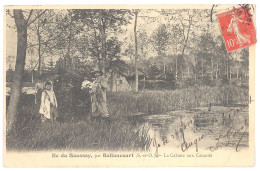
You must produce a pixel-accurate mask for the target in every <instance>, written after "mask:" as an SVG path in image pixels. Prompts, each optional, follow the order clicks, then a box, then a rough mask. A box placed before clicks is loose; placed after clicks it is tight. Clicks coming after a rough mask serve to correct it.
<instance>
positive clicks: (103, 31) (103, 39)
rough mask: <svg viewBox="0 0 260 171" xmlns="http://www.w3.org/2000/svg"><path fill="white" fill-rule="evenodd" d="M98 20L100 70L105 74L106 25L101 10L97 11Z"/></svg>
mask: <svg viewBox="0 0 260 171" xmlns="http://www.w3.org/2000/svg"><path fill="white" fill-rule="evenodd" d="M99 17H100V18H99V20H100V24H99V27H100V33H101V42H102V48H101V52H102V62H101V63H102V66H101V70H102V72H103V74H104V75H106V25H105V23H104V21H103V16H102V10H100V12H99Z"/></svg>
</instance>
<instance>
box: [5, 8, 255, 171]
mask: <svg viewBox="0 0 260 171" xmlns="http://www.w3.org/2000/svg"><path fill="white" fill-rule="evenodd" d="M238 8H242V9H246V12H248V9H249V10H250V19H252V20H250V21H244V19H245V17H242V18H239V16H238V15H237V14H236V13H234V15H235V16H236V18H234V19H233V20H236V21H237V22H240V24H237V27H236V25H235V24H234V21H231V20H230V18H231V17H230V18H229V20H230V21H228V22H227V23H232V22H233V23H232V24H233V31H231V30H230V29H229V26H226V28H225V29H229V30H228V31H227V32H228V34H234V35H233V37H235V38H237V39H235V38H234V39H232V44H230V42H231V41H230V40H228V42H227V41H224V39H223V35H222V32H221V29H222V27H221V24H220V23H219V20H218V18H217V14H220V13H224V12H227V11H232V10H236V9H238ZM246 14H248V13H245V12H244V13H243V15H246ZM234 15H233V16H234ZM240 20H241V21H240ZM246 22H247V24H248V23H249V24H251V25H252V24H253V25H254V24H255V23H254V22H255V6H254V5H246V6H245V5H242V6H241V5H121V6H120V5H99V6H93V5H88V6H61V5H60V6H6V7H5V27H4V33H5V34H4V36H5V37H4V38H5V44H4V45H5V46H4V57H5V58H4V63H5V67H4V73H5V76H4V79H5V82H4V93H5V96H6V98H5V100H4V102H5V103H4V107H6V108H5V109H4V140H3V143H4V165H5V166H6V167H54V166H55V167H84V166H85V167H86V166H87V167H90V166H92V167H127V166H128V167H129V166H131V167H155V166H253V165H254V158H255V155H254V149H255V144H254V141H255V140H254V137H255V132H254V128H255V125H254V123H255V119H254V118H255V115H254V99H255V93H254V85H255V81H254V80H255V78H254V73H255V65H254V63H255V45H254V44H251V42H250V43H249V42H248V41H241V40H242V39H243V38H244V39H243V40H245V39H246V38H245V36H244V37H243V36H242V35H240V36H238V33H243V34H245V30H243V31H241V30H240V32H238V31H237V30H236V31H234V30H235V29H238V30H239V28H245V27H241V23H242V24H245V23H246ZM250 28H251V27H250ZM248 35H249V34H248ZM224 36H225V35H224ZM241 36H242V37H241ZM243 43H245V44H246V43H247V44H250V46H246V45H245V44H243ZM227 45H229V46H232V45H234V46H235V45H236V46H237V47H239V46H241V48H238V49H236V50H234V51H232V52H227V47H226V46H227Z"/></svg>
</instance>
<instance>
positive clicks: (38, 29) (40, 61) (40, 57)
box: [37, 11, 42, 75]
mask: <svg viewBox="0 0 260 171" xmlns="http://www.w3.org/2000/svg"><path fill="white" fill-rule="evenodd" d="M37 17H38V24H37V38H38V57H39V64H38V72H39V74H40V75H42V56H41V34H40V20H39V11H38V13H37Z"/></svg>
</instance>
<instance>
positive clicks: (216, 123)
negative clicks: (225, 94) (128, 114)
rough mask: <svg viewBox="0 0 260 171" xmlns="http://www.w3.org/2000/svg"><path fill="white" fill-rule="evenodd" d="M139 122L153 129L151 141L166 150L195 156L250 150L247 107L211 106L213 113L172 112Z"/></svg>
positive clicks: (203, 109)
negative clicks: (222, 151)
mask: <svg viewBox="0 0 260 171" xmlns="http://www.w3.org/2000/svg"><path fill="white" fill-rule="evenodd" d="M138 121H139V123H140V124H141V125H144V124H148V125H149V126H150V128H151V129H150V136H151V138H153V139H156V140H157V143H160V144H161V148H165V149H166V148H167V149H174V151H176V150H177V151H190V152H196V151H198V150H200V149H201V150H202V149H203V150H210V151H215V150H217V149H221V148H222V149H223V148H230V149H234V150H237V149H238V148H239V149H243V148H246V147H248V129H247V127H248V107H246V108H241V107H216V106H212V107H211V109H210V111H209V110H208V108H200V109H196V110H182V111H171V112H167V113H165V114H161V115H149V116H145V117H143V119H142V120H141V119H138ZM135 123H136V122H135ZM195 143H197V144H196V145H194V144H195Z"/></svg>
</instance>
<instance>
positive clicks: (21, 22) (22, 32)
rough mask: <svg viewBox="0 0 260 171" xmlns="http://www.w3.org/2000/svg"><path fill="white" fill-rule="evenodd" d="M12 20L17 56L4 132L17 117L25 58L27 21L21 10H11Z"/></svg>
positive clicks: (8, 131) (11, 125)
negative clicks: (14, 27)
mask: <svg viewBox="0 0 260 171" xmlns="http://www.w3.org/2000/svg"><path fill="white" fill-rule="evenodd" d="M13 11H14V20H15V24H16V28H17V57H16V64H15V72H14V78H13V85H12V93H11V97H10V102H9V106H8V109H7V117H6V132H7V134H9V133H10V132H11V130H12V129H13V127H14V124H15V123H16V119H17V107H18V104H19V98H20V94H21V88H22V76H23V73H24V65H25V58H26V46H27V22H26V20H25V19H24V16H23V12H22V10H13Z"/></svg>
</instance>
